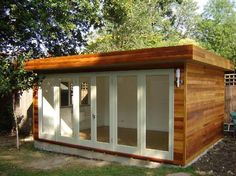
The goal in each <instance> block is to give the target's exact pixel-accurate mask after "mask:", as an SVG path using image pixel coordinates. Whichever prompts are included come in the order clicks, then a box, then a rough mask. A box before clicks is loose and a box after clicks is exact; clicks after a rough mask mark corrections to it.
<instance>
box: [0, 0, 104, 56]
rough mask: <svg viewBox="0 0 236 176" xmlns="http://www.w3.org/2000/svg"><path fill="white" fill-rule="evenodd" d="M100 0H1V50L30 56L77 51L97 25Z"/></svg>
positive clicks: (66, 53) (98, 23) (98, 22)
mask: <svg viewBox="0 0 236 176" xmlns="http://www.w3.org/2000/svg"><path fill="white" fill-rule="evenodd" d="M100 3H101V2H100V1H99V0H94V1H87V0H72V1H67V0H61V1H58V0H47V1H41V0H34V1H32V0H27V1H26V0H18V1H16V0H7V1H5V0H4V1H0V52H4V53H8V54H9V53H10V54H12V53H13V54H14V55H18V54H19V53H22V52H25V53H28V52H29V51H31V52H32V57H42V56H47V55H68V54H74V53H77V52H78V48H80V47H81V46H82V45H83V44H84V43H85V42H86V41H85V39H86V38H85V36H86V34H87V33H88V31H89V28H90V27H91V26H93V27H94V28H96V27H98V26H99V25H100V16H99V11H100V10H99V9H100V8H99V6H100Z"/></svg>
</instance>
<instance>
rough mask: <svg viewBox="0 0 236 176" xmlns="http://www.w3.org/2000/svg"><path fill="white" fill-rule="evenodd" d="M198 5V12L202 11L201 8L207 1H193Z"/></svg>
mask: <svg viewBox="0 0 236 176" xmlns="http://www.w3.org/2000/svg"><path fill="white" fill-rule="evenodd" d="M195 1H196V2H197V3H198V6H199V11H200V12H201V11H202V10H203V6H204V5H205V4H206V3H207V0H195Z"/></svg>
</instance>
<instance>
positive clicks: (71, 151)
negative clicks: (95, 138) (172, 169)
mask: <svg viewBox="0 0 236 176" xmlns="http://www.w3.org/2000/svg"><path fill="white" fill-rule="evenodd" d="M34 146H35V148H38V149H41V150H46V151H50V152H56V153H62V154H68V155H75V156H80V157H83V158H88V159H96V160H103V161H109V162H116V163H120V164H122V165H129V166H138V167H148V168H157V167H160V166H161V165H162V164H161V163H157V162H151V161H143V160H139V159H134V158H127V157H122V156H117V155H109V154H106V153H98V152H94V151H88V150H83V149H77V148H71V147H66V146H61V145H56V144H49V143H46V142H40V141H35V142H34Z"/></svg>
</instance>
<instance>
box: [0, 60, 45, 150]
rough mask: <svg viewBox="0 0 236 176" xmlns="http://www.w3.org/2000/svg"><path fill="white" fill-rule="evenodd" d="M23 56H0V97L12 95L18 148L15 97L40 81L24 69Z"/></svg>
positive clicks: (35, 75)
mask: <svg viewBox="0 0 236 176" xmlns="http://www.w3.org/2000/svg"><path fill="white" fill-rule="evenodd" d="M24 61H25V56H24V55H19V56H18V57H6V56H0V98H3V97H5V96H9V95H10V96H12V100H13V103H12V112H13V116H14V120H15V127H16V137H17V143H16V144H17V149H19V137H18V118H17V115H16V113H15V108H16V102H15V100H16V97H17V96H19V95H20V94H21V93H22V91H24V90H27V89H30V88H32V87H33V86H36V85H38V84H39V83H40V79H39V77H38V76H37V74H35V73H33V72H30V71H25V70H24V68H23V67H24Z"/></svg>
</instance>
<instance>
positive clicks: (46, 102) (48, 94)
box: [42, 79, 55, 134]
mask: <svg viewBox="0 0 236 176" xmlns="http://www.w3.org/2000/svg"><path fill="white" fill-rule="evenodd" d="M53 87H54V85H53V84H52V81H51V80H48V79H45V80H44V81H43V82H42V95H43V107H42V108H43V109H42V110H43V119H42V132H43V133H46V134H53V133H54V115H55V111H54V94H53Z"/></svg>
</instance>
